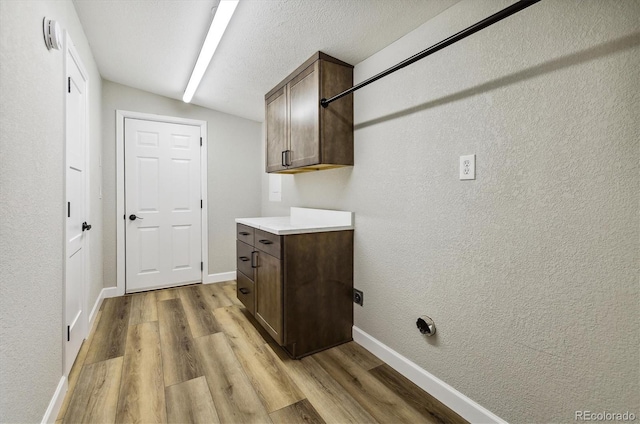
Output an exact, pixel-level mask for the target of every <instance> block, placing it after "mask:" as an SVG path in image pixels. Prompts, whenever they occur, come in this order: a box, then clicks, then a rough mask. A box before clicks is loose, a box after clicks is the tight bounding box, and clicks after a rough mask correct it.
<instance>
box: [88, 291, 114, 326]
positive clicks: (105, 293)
mask: <svg viewBox="0 0 640 424" xmlns="http://www.w3.org/2000/svg"><path fill="white" fill-rule="evenodd" d="M117 295H118V288H117V287H105V288H103V289H102V290H100V294H99V295H98V298H97V299H96V303H94V304H93V308H92V309H91V314H90V315H89V326H88V327H87V328H88V329H89V330H91V328H92V327H93V321H95V319H96V314H97V313H98V311H99V310H100V305H102V301H103V300H104V299H106V298H108V297H116V296H117Z"/></svg>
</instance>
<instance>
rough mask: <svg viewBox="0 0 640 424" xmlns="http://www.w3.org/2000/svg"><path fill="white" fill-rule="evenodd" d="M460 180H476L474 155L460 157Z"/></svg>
mask: <svg viewBox="0 0 640 424" xmlns="http://www.w3.org/2000/svg"><path fill="white" fill-rule="evenodd" d="M460 179H461V180H475V179H476V155H464V156H460Z"/></svg>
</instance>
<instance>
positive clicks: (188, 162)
mask: <svg viewBox="0 0 640 424" xmlns="http://www.w3.org/2000/svg"><path fill="white" fill-rule="evenodd" d="M124 132H125V137H124V143H125V211H126V215H125V217H124V218H125V219H126V231H125V238H126V241H125V245H126V291H127V293H131V292H136V291H142V290H149V289H155V288H161V287H171V286H177V285H182V284H188V283H192V282H197V281H202V271H201V260H202V259H201V257H202V256H201V255H202V252H201V239H202V234H201V228H200V227H201V201H200V199H201V194H200V127H199V126H193V125H183V124H171V123H166V122H157V121H146V120H141V119H131V118H126V119H125V126H124Z"/></svg>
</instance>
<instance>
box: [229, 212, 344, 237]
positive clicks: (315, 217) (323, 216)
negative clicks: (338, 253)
mask: <svg viewBox="0 0 640 424" xmlns="http://www.w3.org/2000/svg"><path fill="white" fill-rule="evenodd" d="M353 215H354V214H353V212H347V211H332V210H327V209H309V208H291V215H290V216H276V217H263V218H236V222H237V223H239V224H244V225H248V226H249V227H253V228H258V229H260V230H263V231H266V232H268V233H272V234H276V235H279V236H283V235H289V234H304V233H321V232H327V231H344V230H353V229H354V225H353Z"/></svg>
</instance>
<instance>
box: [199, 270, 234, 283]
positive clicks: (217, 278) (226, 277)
mask: <svg viewBox="0 0 640 424" xmlns="http://www.w3.org/2000/svg"><path fill="white" fill-rule="evenodd" d="M235 279H236V272H235V271H230V272H220V273H218V274H209V275H207V276H206V277H205V278H204V281H202V284H211V283H221V282H223V281H231V280H235Z"/></svg>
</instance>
